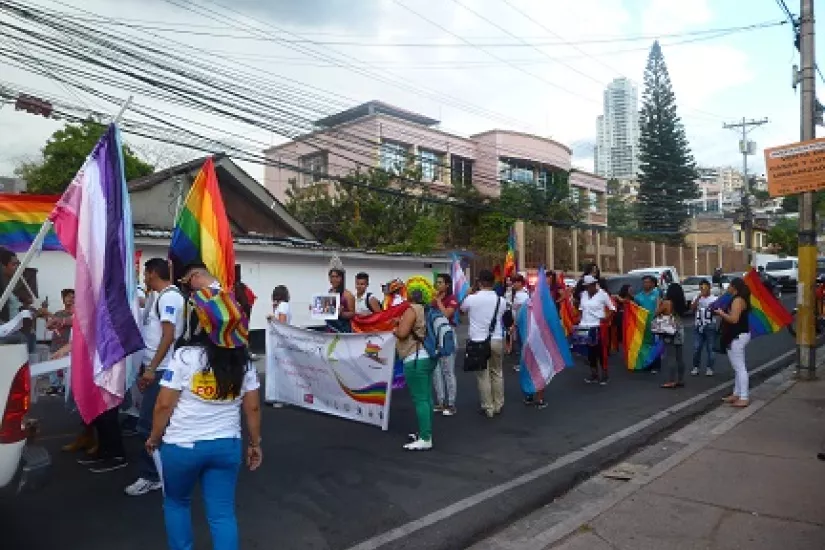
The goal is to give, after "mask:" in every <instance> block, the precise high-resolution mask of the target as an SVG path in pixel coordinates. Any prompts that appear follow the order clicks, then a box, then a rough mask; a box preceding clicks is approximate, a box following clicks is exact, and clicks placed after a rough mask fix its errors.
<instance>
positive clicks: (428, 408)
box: [404, 357, 435, 441]
mask: <svg viewBox="0 0 825 550" xmlns="http://www.w3.org/2000/svg"><path fill="white" fill-rule="evenodd" d="M433 370H435V361H434V360H432V359H430V358H429V357H424V358H418V359H417V360H416V359H409V360H405V361H404V378H405V379H406V380H407V387H408V388H409V390H410V397H411V398H412V402H413V406H414V407H415V416H416V418H417V419H418V437H420V438H421V439H426V440H427V441H430V440H431V439H432V438H433Z"/></svg>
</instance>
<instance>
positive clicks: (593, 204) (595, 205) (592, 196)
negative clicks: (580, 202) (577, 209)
mask: <svg viewBox="0 0 825 550" xmlns="http://www.w3.org/2000/svg"><path fill="white" fill-rule="evenodd" d="M587 199H588V202H589V204H588V208H589V210H590V211H591V212H593V213H594V214H595V213H597V212H598V211H599V195H598V194H597V193H596V192H595V191H588V193H587Z"/></svg>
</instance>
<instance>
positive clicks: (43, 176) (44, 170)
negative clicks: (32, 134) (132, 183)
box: [14, 120, 154, 194]
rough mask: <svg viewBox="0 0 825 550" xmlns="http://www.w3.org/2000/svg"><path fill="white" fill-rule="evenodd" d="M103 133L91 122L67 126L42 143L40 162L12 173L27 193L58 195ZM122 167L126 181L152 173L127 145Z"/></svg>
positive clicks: (104, 127)
mask: <svg viewBox="0 0 825 550" xmlns="http://www.w3.org/2000/svg"><path fill="white" fill-rule="evenodd" d="M105 131H106V126H105V125H103V124H100V123H99V122H95V121H93V120H85V121H83V122H81V123H80V124H67V125H66V126H65V127H63V129H61V130H58V131H56V132H55V133H53V134H52V136H51V137H50V138H49V140H48V141H47V142H46V145H45V146H44V147H43V149H42V151H41V153H42V158H41V159H39V160H37V161H34V162H23V163H21V164H19V165H18V166H17V168H16V169H15V171H14V173H15V174H16V175H17V176H18V177H19V178H22V179H23V180H25V181H26V184H27V189H28V191H29V192H31V193H44V194H58V193H62V192H63V191H64V190H65V189H66V187H67V186H68V185H69V184H70V183H71V181H72V178H74V176H75V174H77V171H78V170H79V169H80V167H81V166H82V165H83V163H84V162H85V161H86V157H88V156H89V153H91V152H92V149H93V148H94V146H95V144H96V143H97V141H98V140H99V139H100V137H101V136H102V135H103V132H105ZM123 164H124V172H125V173H126V180H127V181H129V180H131V179H133V178H139V177H141V176H147V175H149V174H151V173H152V172H154V168H153V167H152V165H150V164H147V163H146V162H144V161H142V160H141V159H139V158H138V157H137V156H136V155H135V154H134V153H133V152H132V150H131V149H130V148H129V147H128V146H127V145H124V146H123Z"/></svg>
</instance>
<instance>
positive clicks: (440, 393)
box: [430, 273, 458, 416]
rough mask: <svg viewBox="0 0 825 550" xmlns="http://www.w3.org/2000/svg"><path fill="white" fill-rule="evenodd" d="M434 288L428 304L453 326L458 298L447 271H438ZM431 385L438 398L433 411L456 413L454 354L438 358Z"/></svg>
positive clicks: (447, 413) (449, 414)
mask: <svg viewBox="0 0 825 550" xmlns="http://www.w3.org/2000/svg"><path fill="white" fill-rule="evenodd" d="M435 290H436V295H435V298H434V299H433V301H432V303H431V304H430V306H431V307H434V308H438V310H439V311H441V313H442V314H444V317H446V318H447V319H448V320H449V321H450V324H451V325H453V326H455V321H456V311H458V300H456V297H455V295H454V294H453V278H452V277H450V275H448V274H447V273H440V274H439V275H438V276H437V277H436V279H435ZM433 385H434V386H435V395H436V397H437V399H438V402H437V403H436V405H435V407H434V408H433V409H434V411H435V412H436V413H441V414H443V415H444V416H453V415H454V414H455V413H456V407H455V395H456V381H455V354H453V355H448V356H447V357H441V358H439V360H438V363H437V365H436V367H435V372H434V373H433Z"/></svg>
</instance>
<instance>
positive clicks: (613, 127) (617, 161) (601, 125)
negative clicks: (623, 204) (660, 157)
mask: <svg viewBox="0 0 825 550" xmlns="http://www.w3.org/2000/svg"><path fill="white" fill-rule="evenodd" d="M594 166H595V170H596V173H597V174H599V175H600V176H604V177H606V178H616V179H632V178H635V177H636V176H637V175H638V174H639V90H638V88H637V87H636V85H635V84H634V83H633V82H632V81H631V80H629V79H627V78H616V79H614V80H613V82H611V83H610V84H609V85H608V86H607V88H606V89H605V91H604V114H602V115H600V116H599V117H597V119H596V150H595V158H594Z"/></svg>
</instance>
